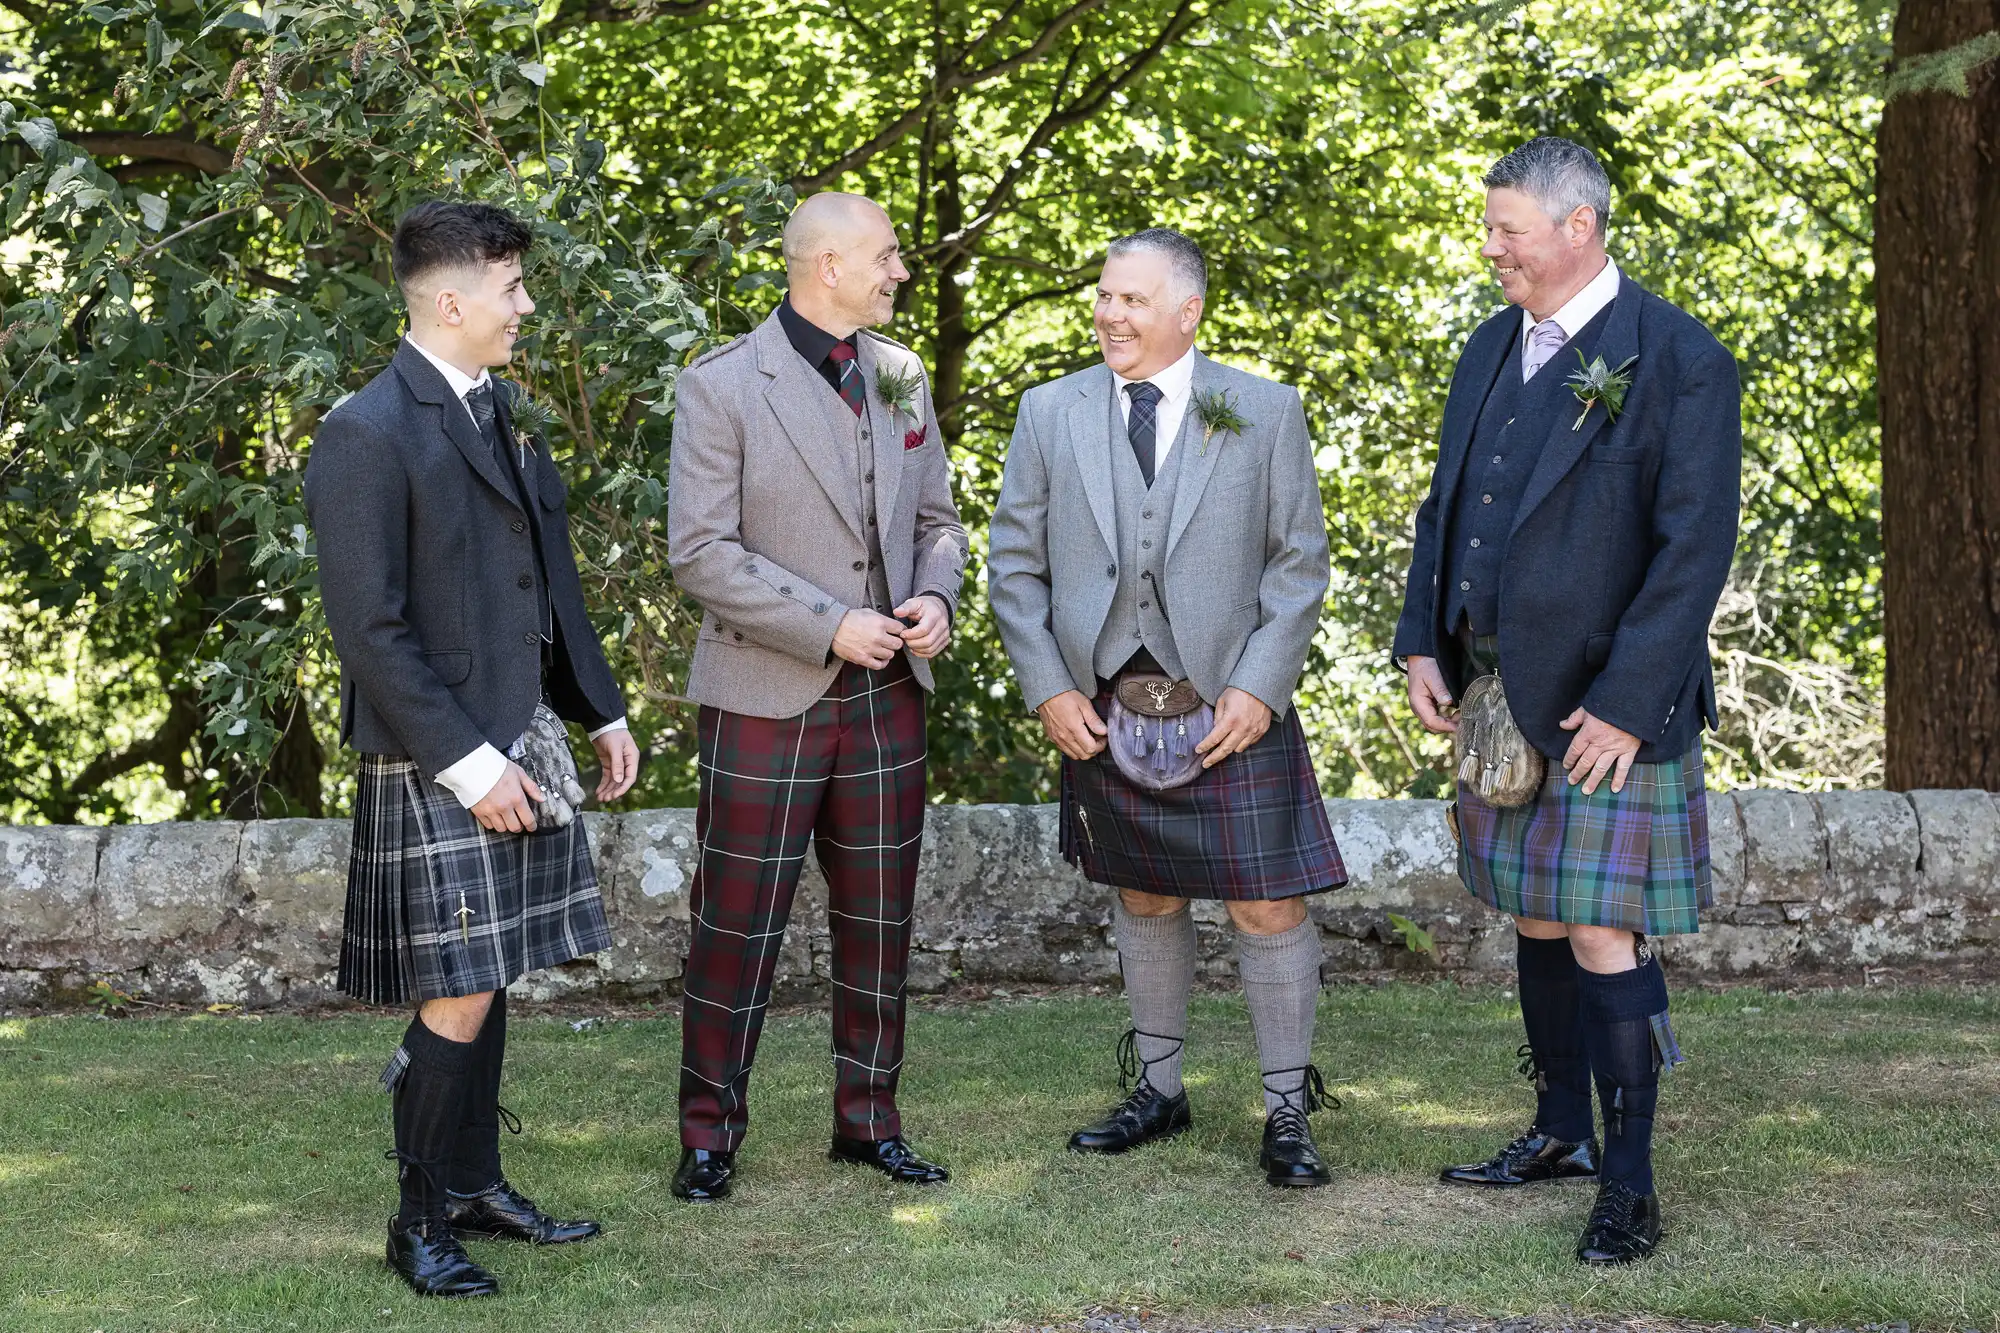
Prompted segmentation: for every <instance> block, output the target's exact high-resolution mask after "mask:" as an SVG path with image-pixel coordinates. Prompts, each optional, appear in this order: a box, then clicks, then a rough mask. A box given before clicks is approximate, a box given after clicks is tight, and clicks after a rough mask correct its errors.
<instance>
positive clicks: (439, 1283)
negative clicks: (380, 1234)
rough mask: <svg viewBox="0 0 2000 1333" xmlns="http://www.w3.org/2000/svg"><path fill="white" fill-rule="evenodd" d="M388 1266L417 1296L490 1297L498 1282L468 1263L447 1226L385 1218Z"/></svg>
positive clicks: (490, 1275)
mask: <svg viewBox="0 0 2000 1333" xmlns="http://www.w3.org/2000/svg"><path fill="white" fill-rule="evenodd" d="M389 1267H391V1268H393V1269H395V1270H396V1275H397V1276H398V1277H400V1278H402V1279H403V1281H405V1282H407V1283H409V1284H410V1288H411V1290H413V1291H415V1292H416V1293H417V1294H418V1295H419V1296H493V1295H497V1294H498V1293H499V1291H500V1280H499V1279H498V1278H496V1277H494V1276H493V1275H492V1274H491V1273H489V1272H487V1271H486V1270H485V1269H483V1268H481V1267H480V1266H479V1265H478V1264H476V1263H474V1262H472V1257H471V1256H470V1255H468V1254H467V1253H466V1252H465V1247H464V1246H463V1245H461V1244H459V1242H458V1235H457V1233H456V1232H454V1231H453V1230H452V1229H451V1224H450V1223H448V1222H444V1221H440V1220H438V1219H436V1218H433V1219H431V1220H429V1221H424V1222H417V1223H414V1224H413V1225H410V1226H407V1227H406V1226H402V1225H400V1224H399V1223H398V1221H397V1219H396V1218H393V1217H392V1218H390V1219H389Z"/></svg>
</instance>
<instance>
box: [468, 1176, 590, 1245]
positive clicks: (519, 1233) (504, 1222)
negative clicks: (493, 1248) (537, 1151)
mask: <svg viewBox="0 0 2000 1333" xmlns="http://www.w3.org/2000/svg"><path fill="white" fill-rule="evenodd" d="M444 1220H445V1221H447V1222H449V1223H451V1229H452V1230H453V1231H456V1232H457V1233H458V1234H459V1235H461V1236H488V1237H492V1238H494V1239H497V1240H524V1241H527V1242H528V1243H529V1244H530V1245H568V1244H570V1243H571V1242H573V1241H579V1240H589V1239H590V1238H591V1237H592V1236H595V1235H597V1234H598V1233H600V1232H601V1231H603V1230H604V1228H603V1227H601V1226H599V1225H597V1223H595V1222H590V1221H585V1220H583V1219H578V1220H577V1221H574V1222H558V1221H556V1219H555V1218H553V1217H550V1216H549V1215H548V1214H547V1213H545V1212H543V1211H542V1210H541V1209H540V1208H538V1207H536V1206H535V1201H534V1200H533V1199H530V1198H529V1197H528V1196H527V1195H525V1194H522V1193H520V1192H519V1191H517V1190H516V1189H515V1188H514V1187H513V1186H512V1185H509V1184H508V1183H507V1182H506V1181H505V1180H496V1181H494V1182H493V1183H492V1184H491V1185H488V1186H487V1187H486V1188H485V1189H483V1190H481V1191H479V1193H477V1194H472V1195H462V1194H454V1195H452V1196H451V1197H450V1198H449V1199H447V1200H446V1202H445V1206H444Z"/></svg>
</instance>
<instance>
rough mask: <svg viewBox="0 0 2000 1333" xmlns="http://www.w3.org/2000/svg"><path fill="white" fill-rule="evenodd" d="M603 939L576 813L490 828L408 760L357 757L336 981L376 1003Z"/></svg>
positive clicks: (492, 977)
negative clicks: (539, 823)
mask: <svg viewBox="0 0 2000 1333" xmlns="http://www.w3.org/2000/svg"><path fill="white" fill-rule="evenodd" d="M461 907H463V908H466V909H469V912H470V915H468V916H465V917H463V918H461V916H460V915H459V912H460V909H461ZM461 921H462V922H463V924H462V925H461ZM609 947H611V930H610V927H609V926H607V925H606V924H605V920H604V903H603V900H602V898H600V897H599V895H598V891H597V873H596V871H595V870H594V869H593V868H592V867H591V864H590V843H589V840H588V839H587V838H586V837H585V835H584V829H583V820H581V819H577V820H575V821H573V822H572V823H571V824H570V825H569V827H568V828H561V829H558V828H542V829H538V830H537V831H535V832H533V833H492V832H489V831H487V830H486V829H485V828H483V827H481V826H480V823H479V821H478V820H476V819H474V818H473V816H472V812H471V811H470V810H467V809H466V808H465V807H464V806H462V805H460V804H459V803H458V798H457V797H455V796H453V795H452V794H451V793H450V792H449V791H447V790H446V789H445V788H443V787H441V786H439V785H438V784H437V783H435V782H430V781H426V780H425V779H424V778H423V776H422V775H421V774H419V773H418V772H417V766H416V765H415V764H414V763H412V762H410V761H409V760H407V759H392V758H388V757H386V756H383V755H363V756H361V771H360V774H359V779H358V787H357V790H356V793H355V798H354V850H353V854H352V855H351V857H350V858H349V860H348V866H347V916H346V921H345V924H344V926H343V929H342V931H341V941H340V979H339V985H340V989H341V990H343V991H345V992H346V993H347V994H349V995H351V996H353V997H354V998H355V999H357V1000H365V1001H368V1002H370V1003H372V1004H401V1003H403V1002H405V1001H408V1000H434V999H441V998H444V997H448V996H460V995H477V994H480V993H481V992H484V991H495V990H502V989H505V988H506V987H507V986H508V985H509V984H511V983H512V982H513V981H514V980H515V979H516V978H518V977H521V976H523V975H525V974H526V973H529V972H533V971H535V970H536V969H538V968H544V967H554V966H556V965H557V964H560V963H567V962H569V961H570V960H571V959H574V958H581V957H583V956H584V955H585V954H591V953H596V952H597V951H598V950H600V949H607V948H609Z"/></svg>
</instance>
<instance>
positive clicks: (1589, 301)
mask: <svg viewBox="0 0 2000 1333" xmlns="http://www.w3.org/2000/svg"><path fill="white" fill-rule="evenodd" d="M1617 296H1618V265H1617V264H1615V263H1613V262H1612V261H1611V257H1610V256H1609V255H1606V256H1605V257H1604V267H1603V268H1601V269H1599V270H1597V276H1596V277H1594V278H1592V279H1591V280H1590V281H1589V282H1586V283H1585V284H1584V285H1583V290H1582V291H1580V292H1578V293H1577V294H1576V295H1575V296H1572V297H1570V298H1569V300H1568V301H1565V302H1564V303H1563V307H1562V309H1560V310H1558V311H1556V312H1555V313H1554V314H1553V315H1550V316H1549V319H1550V320H1553V321H1555V325H1556V327H1557V328H1559V329H1561V330H1562V331H1563V337H1564V338H1565V339H1568V338H1574V337H1576V335H1577V334H1579V333H1581V332H1583V326H1584V325H1586V324H1588V323H1590V321H1591V320H1593V319H1596V318H1597V313H1598V311H1600V310H1602V309H1604V307H1606V306H1608V305H1610V304H1611V302H1612V301H1613V300H1615V299H1616V298H1617ZM1542 322H1544V323H1546V322H1547V321H1542ZM1535 325H1536V320H1535V317H1534V316H1533V315H1531V314H1529V313H1528V309H1527V307H1526V306H1523V307H1521V336H1522V338H1524V339H1525V338H1527V337H1529V336H1530V335H1532V334H1533V333H1534V331H1535Z"/></svg>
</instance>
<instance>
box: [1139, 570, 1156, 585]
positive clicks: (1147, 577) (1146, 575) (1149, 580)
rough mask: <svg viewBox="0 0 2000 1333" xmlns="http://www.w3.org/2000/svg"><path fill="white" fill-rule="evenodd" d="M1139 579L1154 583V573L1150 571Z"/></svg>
mask: <svg viewBox="0 0 2000 1333" xmlns="http://www.w3.org/2000/svg"><path fill="white" fill-rule="evenodd" d="M1139 577H1140V578H1142V579H1144V580H1146V582H1148V583H1151V582H1152V581H1153V571H1152V570H1150V569H1149V570H1147V571H1146V572H1145V573H1143V574H1141V575H1140V576H1139Z"/></svg>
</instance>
